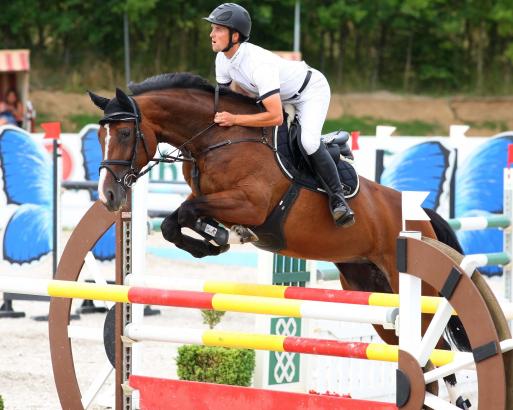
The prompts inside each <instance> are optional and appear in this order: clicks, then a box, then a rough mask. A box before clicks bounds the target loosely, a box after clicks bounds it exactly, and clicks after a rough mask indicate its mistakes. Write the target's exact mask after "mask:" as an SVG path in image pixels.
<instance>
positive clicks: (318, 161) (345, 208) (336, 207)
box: [308, 142, 355, 228]
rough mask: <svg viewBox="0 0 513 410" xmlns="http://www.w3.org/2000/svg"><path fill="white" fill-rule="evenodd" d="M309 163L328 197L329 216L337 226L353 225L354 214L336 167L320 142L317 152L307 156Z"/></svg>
mask: <svg viewBox="0 0 513 410" xmlns="http://www.w3.org/2000/svg"><path fill="white" fill-rule="evenodd" d="M308 158H309V159H310V163H311V165H312V167H313V169H314V171H315V172H316V173H317V175H318V176H319V178H320V179H321V181H322V185H323V188H324V189H325V190H326V192H327V193H328V196H329V203H330V210H331V215H333V219H334V220H335V223H336V224H337V226H343V227H345V228H347V227H349V226H351V225H353V224H354V222H355V221H354V212H353V211H352V210H351V208H349V205H348V204H347V202H346V199H345V198H344V191H343V189H342V184H341V182H340V177H339V176H338V171H337V166H336V165H335V162H333V159H332V158H331V155H330V154H329V153H328V150H327V149H326V146H325V145H324V144H323V143H322V142H321V145H320V147H319V149H318V150H317V151H315V152H314V153H313V154H312V155H309V156H308Z"/></svg>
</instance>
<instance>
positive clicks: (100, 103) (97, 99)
mask: <svg viewBox="0 0 513 410" xmlns="http://www.w3.org/2000/svg"><path fill="white" fill-rule="evenodd" d="M87 93H88V94H89V98H90V99H91V101H92V102H93V104H94V105H96V106H97V107H98V108H100V109H101V110H102V111H105V107H106V106H107V104H108V103H109V101H110V100H109V99H108V98H105V97H101V96H99V95H98V94H95V93H93V92H91V91H89V90H88V91H87Z"/></svg>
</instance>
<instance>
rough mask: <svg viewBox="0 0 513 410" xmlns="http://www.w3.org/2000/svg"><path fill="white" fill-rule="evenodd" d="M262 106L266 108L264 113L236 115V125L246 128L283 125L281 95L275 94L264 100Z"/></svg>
mask: <svg viewBox="0 0 513 410" xmlns="http://www.w3.org/2000/svg"><path fill="white" fill-rule="evenodd" d="M262 104H263V105H264V107H265V111H264V112H260V113H258V114H248V115H243V114H237V115H235V121H234V125H242V126H245V127H270V126H273V125H281V124H282V123H283V108H282V105H281V99H280V94H278V93H276V94H273V95H271V96H269V97H267V98H265V99H264V100H262Z"/></svg>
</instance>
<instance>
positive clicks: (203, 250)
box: [161, 209, 230, 258]
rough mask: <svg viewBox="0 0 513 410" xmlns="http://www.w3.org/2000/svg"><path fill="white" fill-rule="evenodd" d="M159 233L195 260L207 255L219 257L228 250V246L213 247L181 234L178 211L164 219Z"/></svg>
mask: <svg viewBox="0 0 513 410" xmlns="http://www.w3.org/2000/svg"><path fill="white" fill-rule="evenodd" d="M161 231H162V236H163V237H164V239H166V240H167V241H169V242H171V243H174V244H175V245H176V247H177V248H180V249H183V250H184V251H186V252H189V253H190V254H191V255H192V256H194V257H196V258H202V257H204V256H209V255H214V256H215V255H219V254H220V253H222V252H226V251H227V250H228V249H229V248H230V245H223V246H215V245H212V244H211V243H209V242H207V241H202V240H198V239H194V238H191V237H190V236H187V235H184V234H182V226H181V225H180V224H179V223H178V209H177V210H175V211H174V212H173V213H172V214H171V215H168V216H167V217H166V218H164V220H163V221H162V225H161Z"/></svg>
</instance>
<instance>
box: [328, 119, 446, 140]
mask: <svg viewBox="0 0 513 410" xmlns="http://www.w3.org/2000/svg"><path fill="white" fill-rule="evenodd" d="M377 125H389V126H393V127H396V131H395V135H404V136H406V135H408V136H412V135H423V136H424V135H441V134H443V133H444V128H443V127H442V126H440V125H439V124H436V123H428V122H424V121H418V120H416V121H405V122H401V121H390V120H387V121H385V120H382V119H378V118H373V117H341V118H337V119H331V120H326V122H325V123H324V128H323V133H328V132H332V131H337V130H345V131H348V132H351V131H360V135H375V133H376V126H377ZM445 132H446V131H445Z"/></svg>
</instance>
